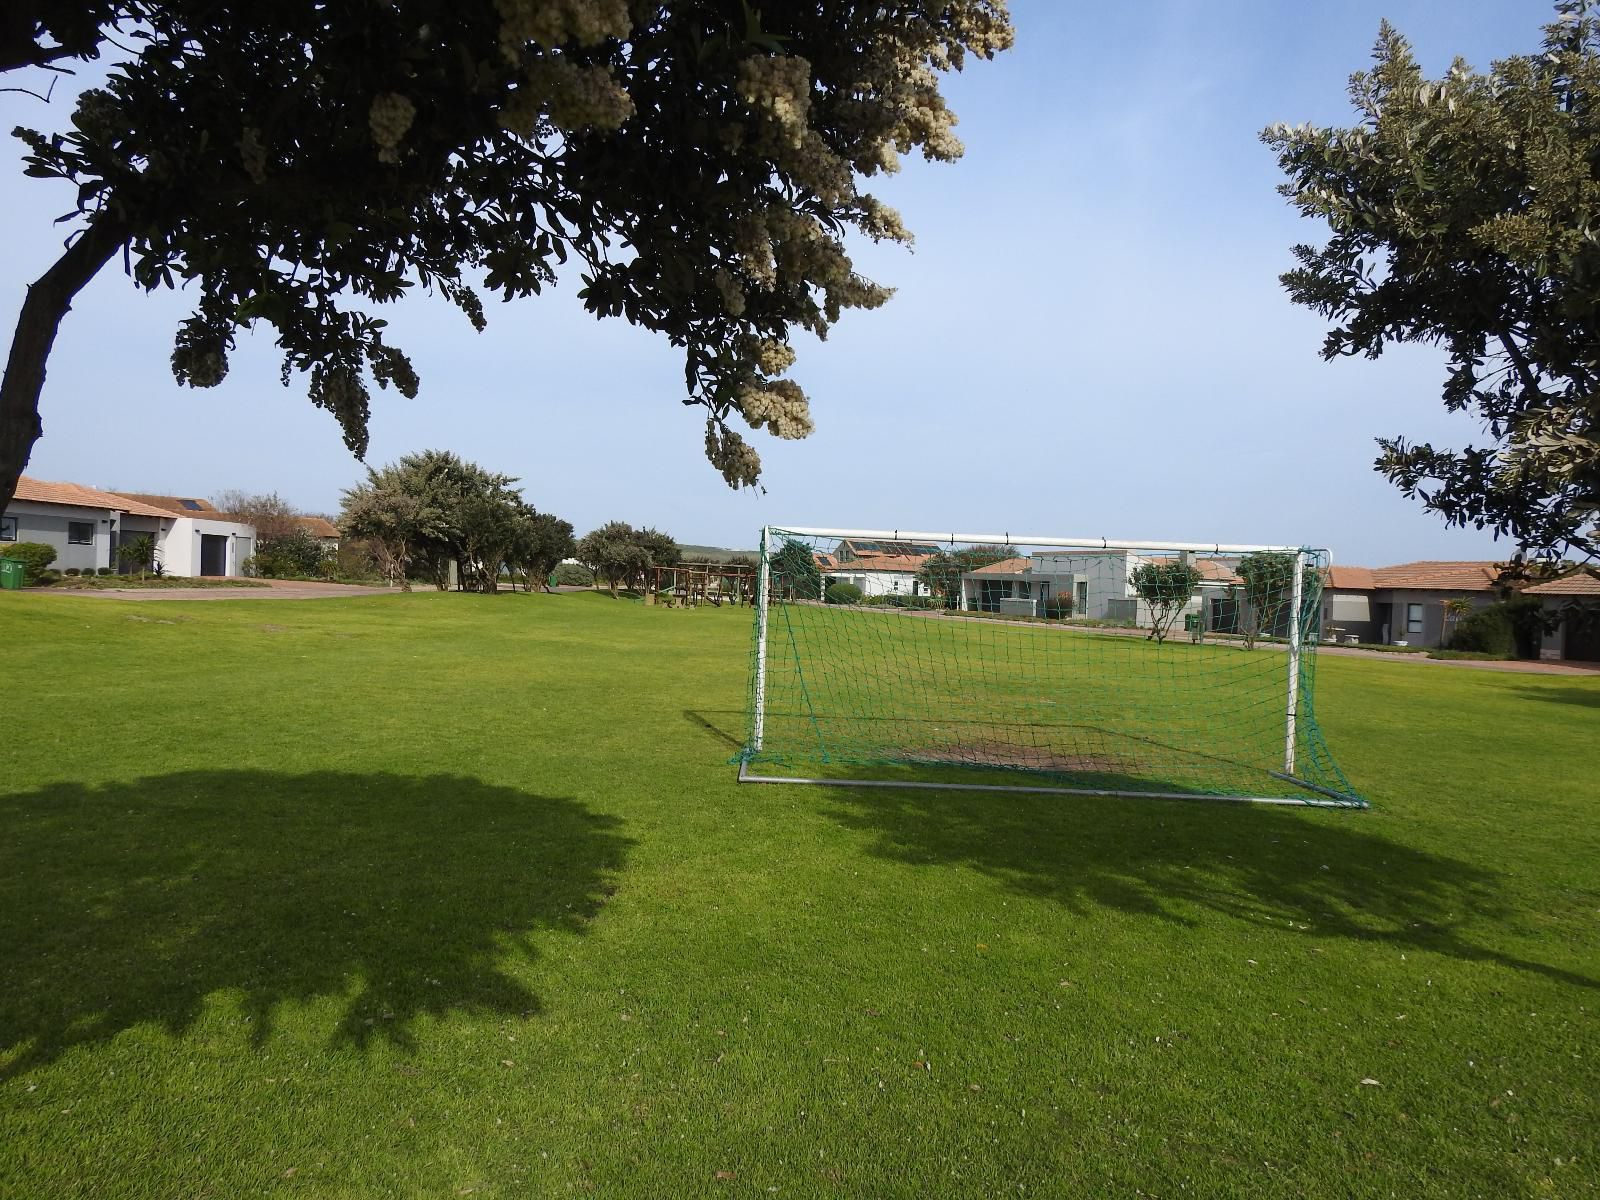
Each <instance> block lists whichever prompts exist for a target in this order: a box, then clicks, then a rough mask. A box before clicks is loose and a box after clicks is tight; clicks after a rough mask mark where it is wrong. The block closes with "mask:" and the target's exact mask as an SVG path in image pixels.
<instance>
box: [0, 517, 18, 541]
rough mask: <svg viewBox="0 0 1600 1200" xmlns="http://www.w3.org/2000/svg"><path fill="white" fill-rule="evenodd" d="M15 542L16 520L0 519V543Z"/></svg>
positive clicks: (12, 518) (9, 518)
mask: <svg viewBox="0 0 1600 1200" xmlns="http://www.w3.org/2000/svg"><path fill="white" fill-rule="evenodd" d="M16 540H17V519H16V518H15V517H0V542H14V541H16Z"/></svg>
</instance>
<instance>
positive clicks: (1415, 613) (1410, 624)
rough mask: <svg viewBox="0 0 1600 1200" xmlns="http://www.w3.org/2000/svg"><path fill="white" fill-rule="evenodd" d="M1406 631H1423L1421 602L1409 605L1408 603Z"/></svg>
mask: <svg viewBox="0 0 1600 1200" xmlns="http://www.w3.org/2000/svg"><path fill="white" fill-rule="evenodd" d="M1406 632H1407V633H1421V632H1422V605H1420V604H1408V605H1406Z"/></svg>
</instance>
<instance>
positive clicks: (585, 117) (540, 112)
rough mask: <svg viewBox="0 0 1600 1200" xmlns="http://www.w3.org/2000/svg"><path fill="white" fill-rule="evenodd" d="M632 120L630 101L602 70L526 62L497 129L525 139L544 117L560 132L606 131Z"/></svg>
mask: <svg viewBox="0 0 1600 1200" xmlns="http://www.w3.org/2000/svg"><path fill="white" fill-rule="evenodd" d="M632 115H633V99H632V97H630V96H629V95H628V93H627V92H626V91H624V90H623V87H622V85H621V84H619V83H618V82H617V81H616V80H615V79H614V78H612V76H611V73H610V72H609V71H607V70H606V68H604V67H601V66H579V65H577V64H576V63H573V62H570V61H568V60H567V59H565V58H541V59H537V60H535V61H534V62H532V63H530V64H529V65H528V67H527V71H526V74H525V76H524V80H523V84H522V86H521V87H519V88H518V89H517V90H516V91H515V92H513V93H512V95H511V99H510V100H508V101H507V102H506V104H505V107H503V108H502V109H501V110H500V125H501V127H502V128H505V129H508V130H510V131H511V132H512V133H519V134H521V135H522V136H523V137H532V136H534V132H535V130H536V129H537V128H538V124H539V119H540V117H542V116H548V117H549V118H550V120H551V121H552V122H553V123H554V124H555V125H556V126H557V127H558V128H560V129H564V130H566V131H567V132H569V133H576V132H577V131H579V130H581V129H599V130H603V131H606V132H610V131H612V130H615V129H618V128H620V127H621V125H622V123H623V122H624V121H626V120H627V119H628V118H629V117H631V116H632Z"/></svg>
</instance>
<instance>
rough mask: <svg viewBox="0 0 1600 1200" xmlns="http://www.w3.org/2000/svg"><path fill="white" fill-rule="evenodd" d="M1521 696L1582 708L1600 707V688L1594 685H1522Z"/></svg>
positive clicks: (1518, 692) (1519, 689) (1519, 693)
mask: <svg viewBox="0 0 1600 1200" xmlns="http://www.w3.org/2000/svg"><path fill="white" fill-rule="evenodd" d="M1517 694H1518V695H1519V696H1525V697H1526V698H1527V699H1529V700H1543V701H1545V702H1547V703H1550V704H1576V705H1578V706H1580V707H1582V708H1600V688H1594V687H1586V688H1585V687H1572V686H1570V685H1568V686H1562V687H1538V688H1532V687H1522V688H1518V689H1517Z"/></svg>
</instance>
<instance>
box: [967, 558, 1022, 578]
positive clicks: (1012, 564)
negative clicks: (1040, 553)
mask: <svg viewBox="0 0 1600 1200" xmlns="http://www.w3.org/2000/svg"><path fill="white" fill-rule="evenodd" d="M1032 569H1033V560H1032V559H1027V558H1003V559H1001V560H1000V561H999V562H997V563H990V564H989V565H988V566H987V567H979V568H978V569H977V570H975V571H970V572H968V574H971V575H1026V574H1028V573H1029V572H1030V571H1031V570H1032Z"/></svg>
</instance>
